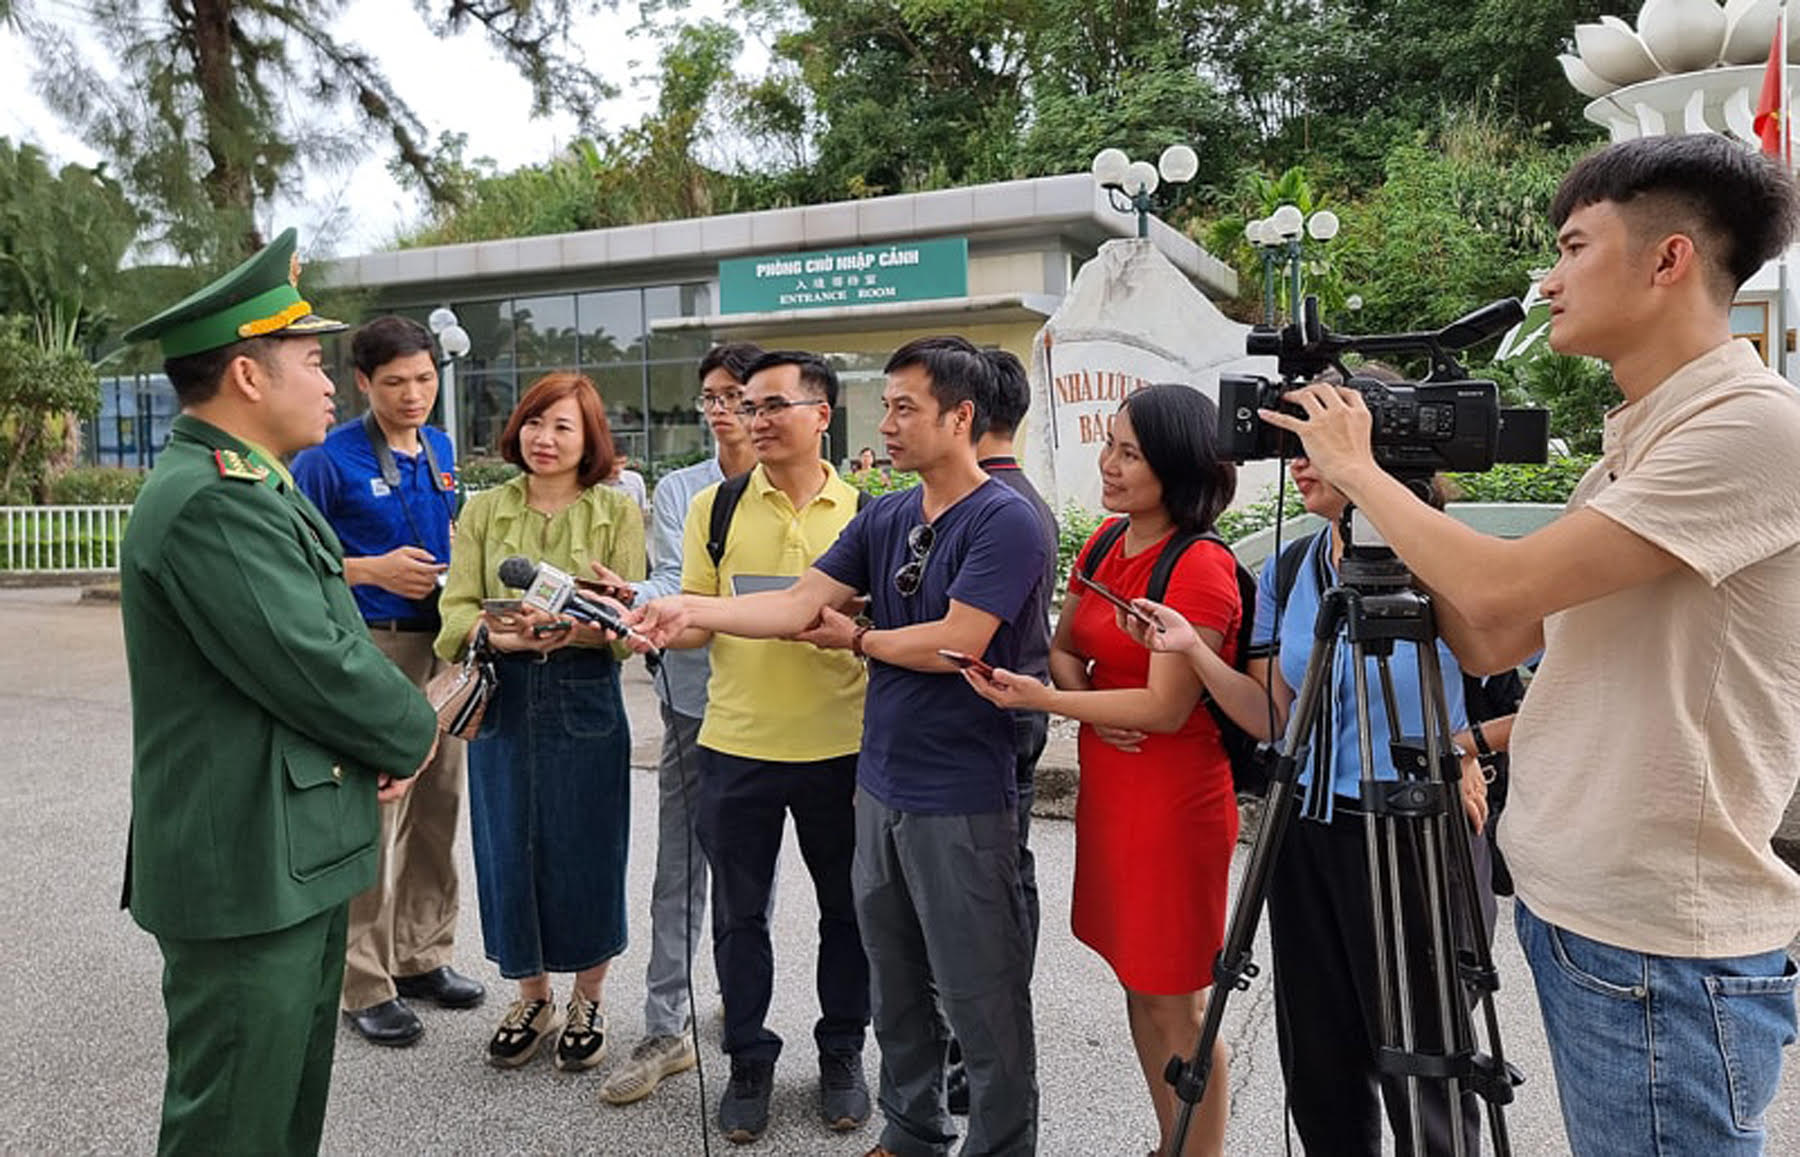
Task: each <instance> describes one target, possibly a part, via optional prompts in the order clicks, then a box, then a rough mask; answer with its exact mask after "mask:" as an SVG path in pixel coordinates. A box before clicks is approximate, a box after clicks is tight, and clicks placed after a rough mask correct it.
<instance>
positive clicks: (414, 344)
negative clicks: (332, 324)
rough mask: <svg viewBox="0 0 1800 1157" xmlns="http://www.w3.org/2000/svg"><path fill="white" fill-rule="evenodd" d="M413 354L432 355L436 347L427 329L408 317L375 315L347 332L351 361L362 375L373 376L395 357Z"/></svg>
mask: <svg viewBox="0 0 1800 1157" xmlns="http://www.w3.org/2000/svg"><path fill="white" fill-rule="evenodd" d="M413 354H431V355H432V357H433V358H434V359H435V358H436V356H437V347H436V346H435V345H434V344H433V343H432V340H431V333H430V331H428V330H427V329H426V328H425V327H424V326H422V325H420V324H419V323H418V322H416V321H414V320H413V319H412V318H410V317H396V316H394V315H392V314H390V315H388V316H387V317H378V318H376V319H375V320H374V321H371V322H369V323H368V324H366V325H362V326H359V327H357V330H356V332H355V333H354V334H352V335H351V336H350V364H351V365H353V366H355V367H356V368H357V370H358V371H359V372H360V373H361V374H362V375H363V376H364V377H365V378H372V377H374V376H375V371H376V370H378V369H380V368H381V367H382V366H385V365H387V364H388V363H389V362H391V361H393V360H394V359H395V358H404V357H411V356H412V355H413Z"/></svg>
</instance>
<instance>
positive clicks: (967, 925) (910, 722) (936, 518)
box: [635, 339, 1047, 1154]
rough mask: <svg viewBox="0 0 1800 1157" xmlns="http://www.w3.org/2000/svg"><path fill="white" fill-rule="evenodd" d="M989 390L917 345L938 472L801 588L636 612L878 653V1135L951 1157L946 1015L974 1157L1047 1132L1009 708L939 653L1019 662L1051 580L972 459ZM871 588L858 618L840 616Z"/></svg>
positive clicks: (926, 434) (901, 389)
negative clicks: (964, 1085) (882, 1122)
mask: <svg viewBox="0 0 1800 1157" xmlns="http://www.w3.org/2000/svg"><path fill="white" fill-rule="evenodd" d="M993 397H994V376H993V369H992V367H991V365H990V364H989V363H988V361H987V360H986V359H984V358H983V357H982V356H981V355H980V354H979V353H976V352H970V351H968V350H965V349H960V348H956V346H955V345H954V343H945V342H942V341H941V340H931V339H925V340H923V341H919V342H914V343H912V344H910V345H907V346H903V347H902V348H901V349H900V350H899V351H897V352H896V353H895V354H894V356H893V357H892V358H891V359H890V360H889V361H888V365H887V386H886V388H885V390H884V391H883V396H882V400H883V403H884V405H885V407H886V416H885V418H884V419H883V420H882V423H881V427H880V429H881V434H882V437H883V438H884V439H885V440H886V444H887V450H888V456H889V457H890V458H891V459H892V460H893V462H894V465H895V466H896V467H898V468H900V469H908V470H915V471H917V472H918V474H919V476H920V478H921V479H922V480H923V485H922V486H920V487H918V488H916V489H913V490H908V491H903V492H901V493H898V494H890V495H886V496H884V497H882V498H878V499H876V500H875V501H874V502H872V503H870V504H869V506H868V507H867V508H866V509H865V510H864V511H863V512H862V513H861V514H859V515H858V516H857V517H856V518H855V519H853V520H852V521H851V523H850V525H849V526H848V527H846V528H845V529H844V532H843V534H841V535H840V536H839V537H838V540H837V542H836V543H835V544H833V546H832V547H831V549H830V550H828V551H826V553H825V554H824V555H823V556H821V557H820V558H819V560H818V561H817V562H815V563H814V564H813V566H812V568H811V569H810V570H808V571H807V573H806V574H805V575H804V576H803V577H802V578H801V579H800V581H799V582H797V583H795V584H794V585H793V586H792V587H789V588H788V589H787V590H784V591H775V592H769V593H765V594H755V595H746V596H744V597H741V598H735V599H703V598H695V597H693V596H687V595H683V596H677V597H674V598H669V599H659V600H657V601H656V602H653V603H651V604H649V605H648V606H647V607H645V608H643V609H641V610H639V611H638V612H636V616H635V617H636V620H637V625H638V627H639V629H640V630H641V631H643V632H644V633H645V634H647V635H648V636H649V637H650V638H651V639H652V640H654V641H655V642H657V643H659V644H662V643H665V642H667V641H670V640H673V639H674V638H676V637H677V636H679V635H680V634H681V633H682V632H684V631H687V630H696V631H698V630H705V631H723V632H727V633H730V634H739V635H747V636H753V637H771V636H786V637H794V638H799V639H803V640H806V641H808V642H812V643H814V644H816V645H818V646H821V647H843V648H848V649H849V650H851V651H853V652H854V653H856V654H858V655H861V656H864V657H865V658H867V659H868V661H869V693H868V701H867V706H866V707H865V709H864V712H863V747H862V754H861V756H860V758H859V760H858V763H857V785H858V786H857V800H856V861H855V865H854V868H853V869H852V883H853V886H854V890H855V899H856V913H857V921H858V925H859V930H860V932H861V935H862V940H863V947H864V949H865V950H866V951H867V953H868V957H869V972H870V977H869V979H870V985H871V989H872V997H873V1000H872V1009H871V1011H872V1013H873V1020H874V1027H875V1036H876V1039H877V1041H878V1042H879V1043H880V1045H881V1053H882V1065H881V1090H880V1098H879V1099H880V1103H881V1109H882V1113H883V1114H884V1116H885V1117H886V1126H885V1128H884V1129H883V1130H882V1134H881V1141H880V1146H881V1148H883V1149H885V1150H888V1151H891V1152H894V1153H908V1154H911V1153H934V1154H936V1153H947V1152H948V1151H949V1147H950V1145H951V1143H952V1142H953V1141H954V1140H955V1139H956V1138H955V1134H954V1133H953V1132H952V1131H951V1130H952V1121H951V1118H950V1115H949V1113H948V1112H947V1109H946V1105H945V1101H944V1068H945V1043H946V1032H945V1025H944V1024H943V1019H944V1017H945V1016H947V1017H948V1018H949V1021H950V1024H949V1026H948V1027H949V1029H950V1030H952V1031H954V1032H955V1034H956V1037H957V1039H958V1040H959V1041H960V1042H961V1043H962V1049H963V1054H964V1056H965V1058H966V1059H967V1062H968V1069H969V1075H970V1111H969V1126H968V1134H967V1137H966V1139H965V1143H964V1152H968V1153H982V1154H1023V1153H1031V1152H1033V1151H1034V1150H1035V1148H1036V1143H1037V1103H1038V1091H1037V1054H1036V1044H1035V1041H1034V1039H1033V1035H1032V1024H1031V943H1030V928H1029V925H1028V921H1027V917H1026V912H1025V903H1024V897H1023V894H1022V891H1021V889H1020V885H1019V870H1018V829H1017V821H1016V818H1015V811H1014V809H1015V807H1016V805H1017V797H1018V789H1017V784H1016V781H1015V778H1014V763H1015V760H1014V742H1013V725H1012V720H1011V719H1010V718H1009V717H1008V715H1007V714H1006V712H1004V711H1002V710H1000V709H999V708H996V707H994V706H992V705H991V704H989V703H988V702H987V701H986V700H984V699H982V698H981V697H980V696H979V695H977V694H975V692H974V691H973V690H972V689H971V688H970V687H969V686H968V684H967V682H966V681H965V680H964V679H963V678H962V677H961V676H960V675H959V674H958V671H957V667H956V665H955V664H953V663H952V662H950V661H949V660H946V659H944V658H943V657H942V656H941V655H940V654H939V652H940V650H948V651H954V652H958V653H961V654H965V655H973V656H978V657H981V658H983V659H985V660H986V661H987V662H989V663H991V664H994V665H997V666H1010V665H1011V664H1014V663H1018V662H1019V661H1020V655H1021V644H1022V642H1023V639H1022V636H1021V634H1020V632H1019V630H1018V629H1017V628H1016V627H1015V626H1014V625H1013V624H1014V623H1015V622H1017V621H1018V620H1019V619H1020V618H1021V617H1022V616H1023V615H1024V614H1025V613H1026V610H1027V607H1028V606H1029V605H1030V604H1031V601H1032V598H1033V595H1034V592H1035V591H1036V590H1037V588H1038V587H1039V585H1040V584H1042V582H1043V581H1044V577H1043V576H1044V572H1045V565H1046V550H1047V547H1046V544H1045V541H1044V537H1043V530H1042V527H1041V525H1040V523H1039V521H1038V515H1037V513H1036V511H1034V510H1033V509H1032V507H1031V505H1030V503H1028V502H1027V501H1026V500H1025V499H1024V498H1022V497H1020V496H1019V494H1018V493H1017V492H1016V491H1014V490H1013V489H1011V488H1010V487H1008V486H1006V485H1005V484H1004V483H1001V482H997V481H995V480H993V479H991V478H989V477H988V476H987V475H986V474H985V473H983V471H982V470H981V468H980V466H979V465H978V464H977V460H976V456H975V443H976V439H978V438H979V437H980V436H981V433H982V430H983V429H984V428H985V425H986V422H987V420H988V415H989V414H990V413H991V407H992V403H993ZM859 593H866V594H867V595H868V596H869V606H868V612H867V618H866V619H865V620H862V621H858V620H853V619H851V618H849V617H848V616H847V615H845V614H844V613H842V612H841V611H839V610H837V609H836V608H837V607H839V606H841V605H843V604H844V603H845V602H846V601H847V600H849V599H850V598H852V597H854V596H855V595H857V594H859ZM940 1008H941V1011H942V1015H940Z"/></svg>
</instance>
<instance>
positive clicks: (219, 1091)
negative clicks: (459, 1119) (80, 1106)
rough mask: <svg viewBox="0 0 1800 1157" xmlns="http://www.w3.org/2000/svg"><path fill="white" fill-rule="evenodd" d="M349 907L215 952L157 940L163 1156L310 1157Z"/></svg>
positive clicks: (321, 1106) (213, 943)
mask: <svg viewBox="0 0 1800 1157" xmlns="http://www.w3.org/2000/svg"><path fill="white" fill-rule="evenodd" d="M348 912H349V905H348V904H347V903H344V904H338V905H336V906H335V907H331V908H327V909H326V910H325V911H323V912H321V913H319V914H318V915H316V916H313V917H310V918H308V919H306V920H302V921H301V922H300V923H298V924H295V925H292V926H291V927H287V928H282V929H279V930H277V931H274V932H265V933H263V934H261V935H258V936H239V937H233V938H230V939H225V940H177V939H173V938H170V937H166V936H162V937H158V938H157V943H158V944H159V945H161V947H162V954H163V1006H164V1008H165V1009H166V1010H167V1012H168V1016H169V1080H168V1084H167V1085H166V1086H165V1088H164V1090H163V1114H162V1135H161V1137H160V1138H159V1140H158V1142H157V1151H158V1152H159V1153H164V1154H187V1153H194V1154H200V1153H205V1154H213V1153H257V1154H261V1153H280V1154H307V1155H310V1154H314V1153H317V1152H318V1151H319V1137H320V1135H321V1134H322V1133H323V1131H324V1129H325V1102H326V1099H327V1097H328V1096H329V1094H330V1092H331V1055H332V1050H333V1048H334V1047H335V1045H336V1043H337V1012H338V989H339V986H340V985H342V983H343V979H344V930H345V927H346V924H347V915H348Z"/></svg>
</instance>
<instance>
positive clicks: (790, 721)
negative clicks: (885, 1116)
mask: <svg viewBox="0 0 1800 1157" xmlns="http://www.w3.org/2000/svg"><path fill="white" fill-rule="evenodd" d="M837 393H838V382H837V374H836V373H834V372H833V371H832V369H831V367H830V366H829V365H827V364H826V363H825V362H824V361H823V360H822V359H820V358H818V357H817V356H815V355H813V354H807V353H797V352H784V351H776V352H772V353H769V354H766V355H764V356H763V357H762V358H760V359H759V360H757V361H756V362H754V363H752V364H751V367H750V373H749V377H748V379H747V380H746V381H745V383H744V405H743V411H742V413H743V417H744V421H745V424H746V425H747V426H748V428H749V432H750V442H751V446H752V447H753V448H754V450H755V451H756V461H757V464H756V467H755V469H753V470H752V471H751V472H750V473H749V474H748V475H745V476H742V477H740V478H738V479H728V480H726V481H725V482H722V483H719V484H718V485H717V486H713V487H711V488H709V489H706V490H703V491H701V492H700V493H699V495H697V496H696V497H695V499H694V502H693V505H692V506H691V507H689V509H688V516H687V525H686V528H685V535H684V543H683V551H682V574H681V586H682V590H683V591H685V592H688V593H690V594H699V595H724V596H729V595H740V594H749V593H751V592H753V591H762V590H772V589H777V588H780V587H785V586H788V585H791V584H792V583H793V582H794V581H795V580H796V579H797V578H798V577H799V576H800V575H802V574H805V573H806V569H807V568H808V567H809V566H811V565H812V562H813V560H814V559H816V558H818V557H819V556H820V555H821V554H824V553H825V550H826V548H828V547H829V546H830V545H831V544H832V543H833V542H834V541H836V539H837V536H838V533H839V532H840V531H842V530H843V529H844V527H845V526H846V525H848V524H849V522H850V520H851V519H852V518H853V517H855V515H856V508H857V491H856V489H855V488H854V487H852V486H851V485H850V484H849V483H847V482H845V481H844V480H843V479H841V478H839V477H838V475H837V472H836V471H834V470H833V469H832V468H831V466H830V465H829V464H827V463H826V462H825V460H824V459H823V458H822V457H821V455H820V452H819V448H820V438H821V436H822V435H823V434H824V433H825V430H826V428H827V426H828V425H829V424H830V422H831V409H832V407H833V406H834V405H836V404H837ZM734 497H735V505H733V506H730V517H729V519H726V520H721V519H720V518H715V516H714V508H715V506H716V505H720V504H730V503H732V501H733V498H734ZM689 634H690V635H691V636H692V637H684V638H682V639H681V640H679V644H680V645H698V644H699V643H702V642H705V641H707V636H706V635H705V634H704V633H703V632H690V633H689ZM711 643H712V676H711V679H710V681H709V682H708V683H707V688H706V717H705V720H704V722H702V724H701V725H700V739H699V743H700V776H699V782H700V791H699V796H700V798H699V801H698V805H697V809H696V830H697V832H698V834H699V837H700V844H701V847H702V848H703V849H704V850H705V852H706V857H707V860H708V861H709V862H710V863H711V865H712V871H713V961H714V965H715V967H716V968H717V970H718V974H719V984H720V986H721V988H722V990H723V994H724V998H725V1041H724V1047H725V1051H726V1052H727V1053H728V1054H729V1055H730V1057H731V1082H730V1084H729V1085H728V1086H727V1088H726V1090H725V1093H724V1095H723V1096H722V1097H721V1098H720V1102H719V1128H720V1129H721V1130H723V1131H724V1133H725V1136H726V1138H727V1139H729V1140H731V1141H733V1142H736V1143H739V1144H743V1143H747V1142H750V1141H754V1140H756V1139H757V1138H758V1137H759V1136H761V1135H762V1133H763V1130H764V1129H766V1128H767V1127H768V1123H769V1095H770V1092H771V1091H772V1090H773V1087H774V1074H775V1058H776V1057H777V1056H778V1055H779V1054H780V1052H781V1038H780V1037H778V1036H776V1035H775V1034H774V1033H773V1032H770V1031H769V1029H768V1028H767V1027H766V1026H765V1025H764V1024H763V1018H764V1017H765V1016H766V1015H767V1013H768V1010H769V994H770V990H771V988H772V985H773V981H774V952H773V949H772V947H771V945H770V942H769V925H768V918H767V912H768V908H769V895H770V890H771V888H772V887H773V886H774V881H775V867H776V861H777V858H778V856H779V854H780V852H781V840H782V831H783V827H784V825H785V824H786V817H787V815H788V814H790V813H791V814H792V815H793V817H794V830H795V834H796V835H797V836H798V838H799V841H800V851H801V854H802V856H803V857H804V859H805V861H806V867H807V870H808V871H810V872H811V873H812V878H813V887H814V890H815V892H816V893H817V896H818V901H819V959H818V992H819V1020H818V1022H817V1024H815V1025H814V1027H813V1039H814V1040H815V1042H816V1043H817V1045H818V1049H819V1094H818V1096H819V1101H818V1105H819V1113H820V1116H821V1117H822V1118H823V1119H824V1121H825V1123H826V1124H827V1125H829V1126H830V1127H831V1128H832V1129H834V1130H839V1131H843V1130H849V1129H855V1128H857V1127H858V1126H860V1125H861V1124H862V1123H863V1122H864V1121H866V1120H867V1119H868V1116H869V1091H868V1085H867V1083H866V1082H865V1080H864V1077H863V1071H862V1047H863V1038H864V1034H865V1032H866V1030H867V1028H868V1024H869V965H868V960H867V958H866V957H865V956H864V955H863V948H862V941H861V938H860V937H859V936H858V934H857V928H856V910H855V905H854V903H853V902H852V900H851V895H850V863H851V860H852V858H853V856H854V853H855V850H856V832H855V813H854V811H853V810H852V809H851V800H852V798H853V797H854V795H855V791H856V756H857V749H858V748H859V747H860V746H861V742H862V714H863V694H864V691H865V688H866V682H867V678H866V675H865V673H864V670H863V664H862V661H861V660H860V659H858V658H857V657H856V656H855V655H852V654H851V653H850V652H848V651H842V650H830V651H827V650H820V649H819V648H817V647H814V646H813V645H812V644H810V643H801V642H794V641H790V640H785V639H743V638H739V637H737V636H735V635H719V636H716V637H713V638H712V639H711Z"/></svg>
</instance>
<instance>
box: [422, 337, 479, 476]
mask: <svg viewBox="0 0 1800 1157" xmlns="http://www.w3.org/2000/svg"><path fill="white" fill-rule="evenodd" d="M425 324H426V325H427V326H428V327H429V328H430V329H431V332H432V333H434V334H436V335H437V340H438V348H439V349H440V350H442V351H443V354H444V356H443V359H442V360H441V361H439V362H438V368H439V369H440V370H442V371H443V375H444V388H443V391H442V394H441V396H442V397H443V399H444V432H445V433H447V434H449V435H450V443H451V445H453V446H460V445H462V438H461V437H460V435H461V433H462V431H461V430H460V429H459V428H458V425H457V405H456V359H457V358H460V357H464V356H466V355H467V354H468V352H469V348H470V346H471V344H472V343H471V342H470V341H469V331H468V330H466V329H464V328H463V327H462V322H461V321H459V320H458V319H457V316H456V311H455V310H453V309H451V308H450V307H449V306H447V305H440V306H438V307H437V308H436V309H434V310H432V311H431V316H430V317H428V318H426V319H425Z"/></svg>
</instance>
